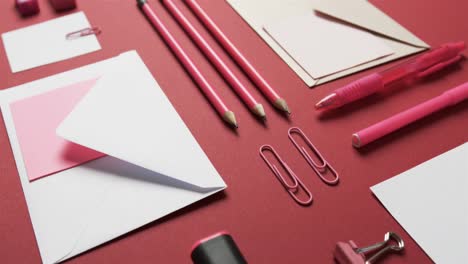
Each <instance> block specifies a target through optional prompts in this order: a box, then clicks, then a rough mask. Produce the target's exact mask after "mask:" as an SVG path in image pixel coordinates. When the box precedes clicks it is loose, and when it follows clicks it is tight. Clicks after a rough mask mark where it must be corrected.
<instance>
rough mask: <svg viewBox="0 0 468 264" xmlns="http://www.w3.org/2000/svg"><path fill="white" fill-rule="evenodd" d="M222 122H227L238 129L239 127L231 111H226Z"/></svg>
mask: <svg viewBox="0 0 468 264" xmlns="http://www.w3.org/2000/svg"><path fill="white" fill-rule="evenodd" d="M223 119H224V121H226V122H228V123H229V124H230V125H231V126H233V127H235V128H238V127H239V126H238V125H237V121H236V116H235V115H234V112H232V111H227V112H226V113H224V115H223Z"/></svg>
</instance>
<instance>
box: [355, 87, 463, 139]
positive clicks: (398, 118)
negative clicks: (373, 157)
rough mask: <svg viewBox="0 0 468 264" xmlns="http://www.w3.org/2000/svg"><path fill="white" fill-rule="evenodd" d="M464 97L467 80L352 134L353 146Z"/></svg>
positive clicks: (459, 100) (389, 131) (383, 134)
mask: <svg viewBox="0 0 468 264" xmlns="http://www.w3.org/2000/svg"><path fill="white" fill-rule="evenodd" d="M466 99H468V82H467V83H464V84H462V85H460V86H458V87H456V88H453V89H451V90H448V91H446V92H444V93H443V94H441V95H439V96H437V97H435V98H433V99H430V100H428V101H426V102H424V103H421V104H419V105H417V106H415V107H413V108H410V109H408V110H406V111H404V112H401V113H399V114H396V115H394V116H392V117H390V118H388V119H385V120H383V121H381V122H379V123H377V124H374V125H372V126H370V127H368V128H365V129H363V130H361V131H359V132H357V133H355V134H353V138H352V143H353V146H354V147H356V148H360V147H363V146H365V145H367V144H369V143H371V142H373V141H375V140H377V139H379V138H381V137H383V136H385V135H387V134H390V133H392V132H394V131H396V130H398V129H400V128H402V127H404V126H406V125H408V124H410V123H413V122H415V121H417V120H419V119H421V118H423V117H425V116H428V115H430V114H432V113H434V112H437V111H439V110H441V109H443V108H446V107H448V106H451V105H455V104H458V103H460V102H462V101H464V100H466Z"/></svg>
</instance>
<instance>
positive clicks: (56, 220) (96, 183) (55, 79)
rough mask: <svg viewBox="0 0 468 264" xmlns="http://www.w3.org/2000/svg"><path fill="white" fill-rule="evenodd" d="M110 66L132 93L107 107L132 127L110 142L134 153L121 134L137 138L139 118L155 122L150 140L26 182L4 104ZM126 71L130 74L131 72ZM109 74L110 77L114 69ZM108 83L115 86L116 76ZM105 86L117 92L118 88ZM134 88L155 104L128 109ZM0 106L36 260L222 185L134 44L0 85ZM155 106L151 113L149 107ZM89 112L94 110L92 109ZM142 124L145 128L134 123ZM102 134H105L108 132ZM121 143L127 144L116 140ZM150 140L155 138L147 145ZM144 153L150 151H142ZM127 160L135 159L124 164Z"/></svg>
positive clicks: (80, 246) (60, 256) (77, 249)
mask: <svg viewBox="0 0 468 264" xmlns="http://www.w3.org/2000/svg"><path fill="white" fill-rule="evenodd" d="M115 71H117V72H122V71H125V74H124V75H125V78H128V79H132V80H134V83H133V85H132V86H125V87H124V89H130V90H134V91H135V93H134V95H135V96H133V94H127V95H128V97H127V98H126V99H127V101H126V102H124V103H122V104H121V105H120V106H119V107H120V108H121V109H115V108H114V109H113V110H114V111H116V112H115V114H116V115H114V116H113V117H109V118H110V119H112V118H113V119H118V120H119V122H121V125H122V127H124V126H128V127H130V128H132V129H131V130H126V133H127V134H126V135H125V138H120V139H119V140H118V141H116V142H114V143H115V145H118V146H121V147H122V146H123V149H128V153H132V154H134V152H133V151H132V149H134V147H136V146H137V145H136V144H135V145H133V144H132V143H129V141H128V140H127V139H135V140H136V139H139V136H141V135H142V133H140V132H141V131H145V129H146V125H149V126H151V122H155V123H157V124H158V126H159V127H160V130H151V132H152V139H155V141H151V140H152V139H149V140H150V141H151V142H148V144H147V146H143V145H138V148H140V150H141V152H140V153H139V155H141V157H140V156H139V157H126V156H125V157H119V158H128V159H129V161H130V162H127V161H124V160H122V159H119V158H115V157H111V156H106V157H103V158H100V159H98V160H95V161H92V162H89V163H85V164H82V165H81V166H78V167H74V168H71V169H68V170H65V171H62V172H59V173H56V174H54V175H51V176H48V177H45V178H42V179H39V180H37V181H33V182H30V181H29V180H28V177H27V175H26V170H25V166H24V163H23V160H22V157H21V151H20V147H19V143H18V140H17V137H16V133H15V127H14V123H13V120H12V116H11V112H10V109H9V104H10V103H11V102H14V101H16V100H19V99H22V98H26V97H29V96H33V95H35V94H41V93H44V92H47V91H51V90H53V89H57V88H58V87H64V86H66V85H69V84H72V83H76V82H79V81H82V80H86V79H93V78H96V77H98V76H102V77H101V78H102V79H103V80H105V79H108V78H107V74H109V73H110V72H115ZM133 75H135V77H137V79H135V78H133V77H131V76H133ZM113 77H114V78H116V79H117V78H118V77H119V76H117V75H113ZM103 84H104V83H103V82H102V83H100V85H103ZM114 84H115V85H117V86H118V85H120V84H121V85H123V84H124V82H122V83H120V84H119V83H114ZM94 88H96V89H94ZM112 88H113V89H115V90H116V91H117V90H119V89H120V88H122V87H112ZM100 90H102V86H96V87H93V88H91V91H92V93H90V94H89V96H90V97H93V95H94V94H95V92H97V93H99V92H100ZM138 91H144V92H145V95H146V96H148V98H151V100H155V101H152V103H153V105H156V108H152V106H148V108H145V106H143V104H144V103H148V102H150V101H149V100H143V101H141V105H142V106H141V107H136V108H138V109H139V110H142V109H145V110H148V111H145V112H144V113H140V114H141V115H139V116H135V115H134V114H137V113H136V112H135V111H133V110H134V109H133V107H135V105H136V104H138V103H139V102H140V101H139V100H140V99H142V98H141V96H143V94H142V93H139V92H138ZM116 94H118V93H116ZM85 97H86V99H90V98H88V96H85ZM113 99H114V97H113V96H107V98H106V100H105V101H103V102H99V104H100V108H102V109H107V108H110V107H114V106H116V105H115V104H113V103H112V100H113ZM115 99H118V97H117V96H116V97H115ZM114 102H115V101H114ZM83 103H84V102H83ZM0 106H1V109H2V113H3V116H4V121H5V125H6V128H7V132H8V136H9V138H10V142H11V146H12V149H13V153H14V156H15V161H16V164H17V167H18V172H19V175H20V180H21V184H22V187H23V191H24V194H25V198H26V202H27V205H28V209H29V213H30V217H31V221H32V224H33V227H34V232H35V235H36V240H37V243H38V246H39V251H40V253H41V257H42V260H43V262H44V263H56V262H60V261H63V260H66V259H68V258H70V257H73V256H76V255H78V254H80V253H82V252H84V251H86V250H89V249H91V248H93V247H96V246H98V245H100V244H103V243H105V242H107V241H109V240H112V239H114V238H116V237H118V236H121V235H123V234H125V233H127V232H129V231H131V230H134V229H136V228H138V227H141V226H143V225H145V224H148V223H150V222H152V221H154V220H156V219H158V218H161V217H163V216H165V215H167V214H170V213H172V212H174V211H176V210H178V209H180V208H183V207H185V206H187V205H189V204H192V203H194V202H196V201H198V200H200V199H203V198H205V197H207V196H209V195H212V194H214V193H215V192H218V191H220V190H223V189H224V188H225V187H226V185H225V183H224V181H223V180H222V178H221V177H220V175H219V174H218V172H217V171H216V169H215V168H214V167H213V165H212V164H211V162H210V161H209V159H208V158H207V157H206V155H205V153H204V152H203V150H202V149H201V148H200V146H199V145H198V143H197V142H196V140H195V139H194V138H193V136H192V135H191V133H190V131H189V130H188V128H187V127H186V126H185V124H184V123H183V121H182V119H180V117H179V116H178V114H177V112H176V111H175V109H174V108H173V107H172V105H171V104H170V102H169V100H168V99H167V98H166V96H165V95H164V93H163V92H162V90H161V89H160V87H159V86H158V84H157V83H156V81H155V80H154V78H153V77H152V76H151V73H150V72H149V71H148V69H147V68H146V66H145V65H144V63H143V61H142V60H141V59H140V57H139V56H138V54H137V53H136V52H135V51H132V52H126V53H123V54H121V55H120V56H118V57H115V58H111V59H108V60H105V61H101V62H98V63H95V64H92V65H88V66H85V67H82V68H78V69H75V70H72V71H69V72H65V73H61V74H58V75H54V76H51V77H48V78H45V79H42V80H38V81H35V82H31V83H27V84H24V85H21V86H19V87H15V88H14V89H8V90H5V91H2V92H0ZM82 106H83V105H80V108H81V107H82ZM155 109H157V110H158V112H156V113H155V112H152V110H155ZM78 110H80V109H77V111H78ZM126 110H129V112H128V113H129V114H126V113H125V111H126ZM130 113H131V114H130ZM95 114H96V116H99V114H98V113H97V112H96V113H95ZM92 118H93V116H90V117H89V119H90V120H91V119H92ZM129 118H130V119H144V120H146V121H147V123H139V122H133V120H130V119H129ZM69 121H70V120H69ZM111 121H112V120H102V121H101V123H100V124H99V127H96V128H95V129H96V131H97V130H99V129H104V128H105V127H106V122H107V123H109V124H111V123H112V122H111ZM70 124H71V123H70ZM143 124H144V125H145V127H135V126H134V125H143ZM83 132H84V131H83ZM84 133H85V134H86V132H84ZM116 134H118V133H116ZM143 134H144V133H143ZM120 135H122V134H120ZM145 135H148V134H145ZM109 136H110V137H111V138H112V135H109ZM162 139H164V140H162ZM164 141H166V142H164ZM124 142H125V144H128V145H122V144H123V143H124ZM156 143H160V144H161V145H160V146H159V147H155V145H154V144H156ZM169 147H171V149H169ZM148 148H151V151H150V152H149V151H147V150H148ZM103 152H106V151H103ZM109 152H112V153H114V151H109ZM149 153H152V154H153V156H154V157H157V158H154V157H148V156H145V155H148V154H149ZM116 154H119V153H118V152H116ZM162 154H163V155H162ZM140 158H141V159H140ZM145 158H149V159H151V160H152V161H154V162H155V163H154V164H151V166H149V167H148V166H146V165H147V164H145V163H139V162H140V161H142V160H144V161H147V160H145ZM159 158H160V159H159ZM132 161H136V162H137V163H138V164H137V165H135V164H132V163H131V162H132ZM158 164H159V165H158ZM140 165H143V166H144V167H142V166H140ZM173 166H175V167H176V168H174V167H173ZM185 173H186V174H187V175H186V174H185ZM173 175H174V177H173ZM188 228H189V227H188Z"/></svg>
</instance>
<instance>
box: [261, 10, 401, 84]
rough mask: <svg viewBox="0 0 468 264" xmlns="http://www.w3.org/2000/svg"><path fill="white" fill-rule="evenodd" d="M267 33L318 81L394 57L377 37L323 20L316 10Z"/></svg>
mask: <svg viewBox="0 0 468 264" xmlns="http://www.w3.org/2000/svg"><path fill="white" fill-rule="evenodd" d="M264 29H265V30H266V31H267V32H268V33H269V34H270V35H271V36H272V38H273V39H275V41H276V42H277V43H278V44H279V45H280V46H281V47H282V48H283V49H284V50H285V51H286V52H287V53H288V54H289V55H290V56H291V57H292V58H293V59H294V60H295V61H296V62H297V63H298V64H299V65H301V67H302V68H303V69H304V70H305V71H307V72H308V73H309V74H310V75H311V76H312V77H313V78H315V79H318V78H322V77H325V76H327V75H331V74H334V73H337V72H341V71H344V70H346V69H349V68H352V67H354V66H357V65H360V64H364V63H367V62H370V61H373V60H375V59H379V58H383V57H385V56H388V55H390V54H393V50H392V49H391V48H390V47H388V46H387V45H386V44H385V43H384V42H383V41H382V40H380V39H379V38H377V37H376V36H374V35H373V34H371V33H369V32H367V31H365V30H362V29H358V28H356V27H353V26H350V25H345V24H343V23H340V22H338V21H333V20H331V19H329V18H328V19H327V18H324V17H320V16H318V15H317V14H316V13H315V12H313V11H312V10H311V11H310V12H307V13H305V14H301V15H295V16H292V17H289V18H287V19H284V20H281V21H278V22H274V23H270V24H267V25H265V26H264Z"/></svg>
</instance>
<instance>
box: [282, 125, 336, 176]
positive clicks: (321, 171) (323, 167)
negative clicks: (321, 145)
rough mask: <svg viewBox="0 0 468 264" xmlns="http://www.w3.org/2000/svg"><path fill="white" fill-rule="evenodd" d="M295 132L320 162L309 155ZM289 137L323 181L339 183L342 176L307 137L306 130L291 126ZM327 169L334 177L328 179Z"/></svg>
mask: <svg viewBox="0 0 468 264" xmlns="http://www.w3.org/2000/svg"><path fill="white" fill-rule="evenodd" d="M293 134H298V135H299V136H300V137H301V138H302V140H303V141H304V142H305V143H306V144H307V146H308V147H309V148H310V149H311V150H312V152H313V153H314V154H315V156H316V157H317V159H318V163H317V162H315V161H314V159H313V158H312V157H311V156H310V155H309V153H308V152H307V150H306V149H305V148H304V147H301V146H299V144H298V143H297V141H296V140H295V139H294V137H293ZM288 137H289V139H290V140H291V141H292V143H293V144H294V146H295V147H296V148H297V150H299V152H300V153H301V154H302V156H303V157H304V159H305V160H306V161H307V163H309V165H310V166H311V167H312V169H313V170H314V171H315V173H316V174H317V175H318V176H319V177H320V179H321V180H322V181H323V182H325V183H326V184H329V185H335V184H337V183H338V181H339V180H340V176H339V175H338V173H337V172H336V170H335V169H334V168H333V167H332V166H331V165H330V163H328V162H327V161H326V160H325V158H324V157H323V156H322V154H321V153H320V151H318V149H317V148H316V147H315V146H314V144H312V142H311V141H310V140H309V138H307V136H306V135H305V134H304V132H302V130H301V129H300V128H298V127H291V128H290V129H289V130H288ZM327 171H330V172H331V174H332V175H333V178H331V179H327V177H326V176H325V174H326V173H327Z"/></svg>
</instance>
